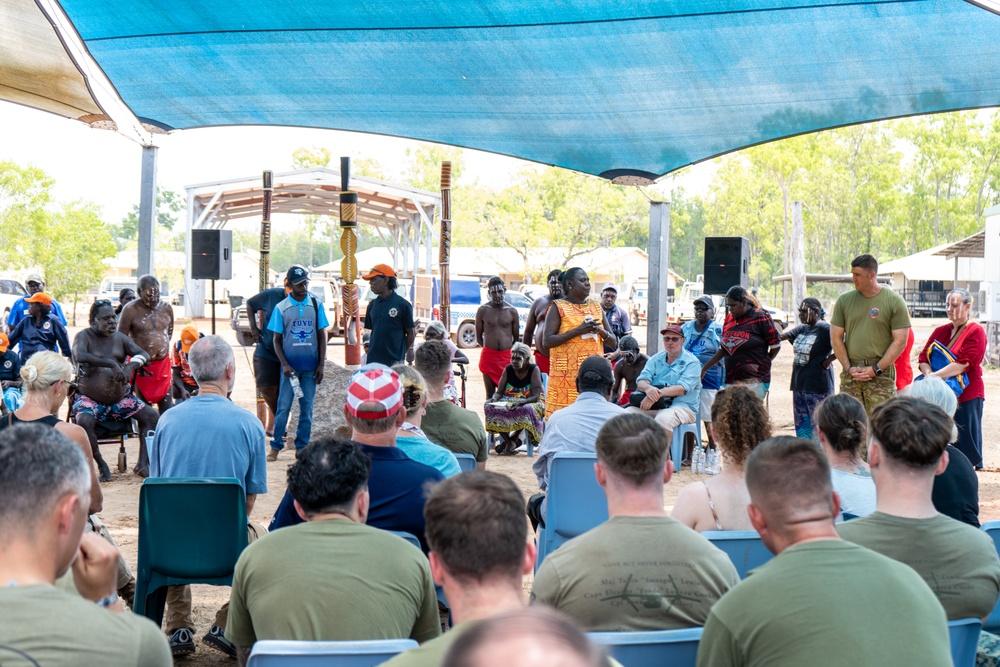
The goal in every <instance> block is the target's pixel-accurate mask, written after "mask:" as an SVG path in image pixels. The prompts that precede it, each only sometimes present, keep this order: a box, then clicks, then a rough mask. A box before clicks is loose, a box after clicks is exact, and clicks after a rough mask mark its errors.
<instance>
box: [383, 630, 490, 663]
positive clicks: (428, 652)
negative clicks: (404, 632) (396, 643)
mask: <svg viewBox="0 0 1000 667" xmlns="http://www.w3.org/2000/svg"><path fill="white" fill-rule="evenodd" d="M476 623H477V621H468V622H466V623H459V624H458V625H456V626H455V627H454V628H452V629H451V630H449V631H448V632H446V633H444V634H443V635H441V636H440V637H438V638H437V639H432V640H430V641H429V642H426V643H424V644H421V645H420V646H418V647H417V648H411V649H410V650H409V651H404V652H403V653H400V654H399V655H397V656H396V657H395V658H393V659H392V660H389V661H388V662H384V663H382V665H381V666H380V667H438V666H439V665H440V664H441V661H442V660H444V654H445V653H447V652H448V649H449V648H451V645H452V644H453V643H454V642H455V640H456V639H458V637H459V636H460V635H461V634H462V633H463V632H465V631H466V630H468V629H469V628H471V627H472V626H474V625H475V624H476Z"/></svg>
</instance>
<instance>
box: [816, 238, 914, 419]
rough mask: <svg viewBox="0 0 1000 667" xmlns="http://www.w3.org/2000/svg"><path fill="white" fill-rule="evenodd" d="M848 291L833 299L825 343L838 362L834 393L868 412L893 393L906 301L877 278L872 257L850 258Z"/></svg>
mask: <svg viewBox="0 0 1000 667" xmlns="http://www.w3.org/2000/svg"><path fill="white" fill-rule="evenodd" d="M851 280H852V281H853V283H854V289H853V290H851V291H850V292H845V293H844V294H841V295H840V296H839V297H838V298H837V303H836V305H834V307H833V317H832V318H831V319H830V342H831V343H832V345H833V353H834V354H835V355H837V361H838V362H840V366H841V369H842V370H841V373H840V391H842V392H845V393H848V394H850V395H852V396H854V397H855V398H856V399H858V400H859V401H861V403H862V404H863V405H864V406H865V410H866V411H867V412H868V414H869V416H870V415H871V413H872V410H874V409H875V406H877V405H878V404H879V403H882V402H884V401H887V400H889V399H890V398H892V397H893V396H895V395H896V378H895V373H896V371H895V365H894V363H895V361H896V358H897V357H899V355H900V354H901V353H902V351H903V348H904V347H906V339H907V336H908V335H909V334H908V329H909V328H910V315H909V313H908V312H907V310H906V302H905V301H903V298H902V297H901V296H899V295H898V294H896V293H895V292H893V291H892V290H891V289H890V288H888V287H886V286H884V285H880V284H879V282H878V260H876V259H875V258H874V257H872V256H871V255H867V254H865V255H858V256H857V257H855V258H854V260H852V261H851Z"/></svg>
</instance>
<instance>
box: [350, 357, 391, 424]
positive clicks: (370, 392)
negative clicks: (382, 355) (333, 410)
mask: <svg viewBox="0 0 1000 667" xmlns="http://www.w3.org/2000/svg"><path fill="white" fill-rule="evenodd" d="M402 405H403V390H402V386H401V385H400V383H399V375H397V374H396V372H395V371H393V370H392V369H391V368H389V367H387V366H383V365H382V364H368V365H367V366H362V367H361V368H359V369H358V370H356V371H355V372H354V374H353V375H352V376H351V384H350V385H348V387H347V411H348V412H350V413H351V414H352V415H354V416H355V417H357V418H358V419H382V418H383V417H390V416H392V415H394V414H396V413H397V412H399V408H400V407H402ZM362 406H364V409H363V410H362V409H361V408H362Z"/></svg>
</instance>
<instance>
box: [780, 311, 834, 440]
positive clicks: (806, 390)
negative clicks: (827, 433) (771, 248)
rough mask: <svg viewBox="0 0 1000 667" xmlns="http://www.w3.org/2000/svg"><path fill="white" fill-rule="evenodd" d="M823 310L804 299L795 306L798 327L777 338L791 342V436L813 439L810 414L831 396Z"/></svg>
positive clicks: (830, 359) (831, 356) (827, 330)
mask: <svg viewBox="0 0 1000 667" xmlns="http://www.w3.org/2000/svg"><path fill="white" fill-rule="evenodd" d="M823 315H825V313H824V311H823V306H822V305H821V304H820V302H819V301H818V300H817V299H813V298H812V297H808V298H806V299H803V300H802V303H801V304H799V321H800V322H801V324H800V325H799V326H797V327H795V328H793V329H789V330H788V331H785V332H784V333H782V334H781V338H782V340H790V341H792V349H793V350H794V352H795V357H794V358H793V360H792V386H791V390H792V414H793V417H794V419H795V435H796V436H798V437H800V438H805V439H807V440H815V439H816V429H815V426H814V424H813V411H814V410H815V409H816V406H817V405H819V404H820V403H822V402H823V400H824V399H826V397H827V396H830V395H831V394H833V371H832V370H830V364H832V363H833V360H834V359H835V358H836V357H835V356H834V354H833V346H832V345H831V344H830V325H829V324H827V323H826V322H825V321H824V320H823Z"/></svg>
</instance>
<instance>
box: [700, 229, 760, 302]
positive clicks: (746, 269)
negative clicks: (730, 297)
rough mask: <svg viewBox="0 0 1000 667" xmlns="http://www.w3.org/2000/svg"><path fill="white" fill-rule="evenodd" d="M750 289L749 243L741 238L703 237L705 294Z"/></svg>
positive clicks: (703, 289)
mask: <svg viewBox="0 0 1000 667" xmlns="http://www.w3.org/2000/svg"><path fill="white" fill-rule="evenodd" d="M733 285H739V286H740V287H743V288H748V287H750V241H748V240H747V239H745V238H743V237H742V236H707V237H705V285H704V287H703V288H702V291H704V293H705V294H725V293H726V292H727V291H728V290H729V288H730V287H732V286H733Z"/></svg>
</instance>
